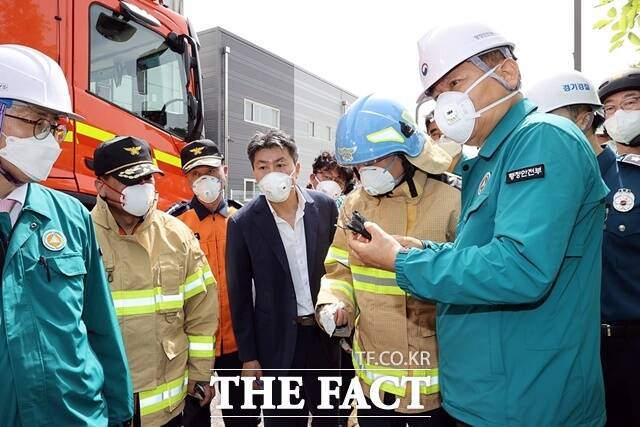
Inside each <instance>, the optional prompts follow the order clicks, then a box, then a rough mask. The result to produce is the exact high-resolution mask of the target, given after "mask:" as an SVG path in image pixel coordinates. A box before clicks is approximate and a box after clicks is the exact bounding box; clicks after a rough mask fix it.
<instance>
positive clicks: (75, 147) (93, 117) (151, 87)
mask: <svg viewBox="0 0 640 427" xmlns="http://www.w3.org/2000/svg"><path fill="white" fill-rule="evenodd" d="M0 29H2V31H0V43H15V44H23V45H27V46H31V47H33V48H35V49H38V50H40V51H42V52H44V53H45V54H47V55H49V56H50V57H51V58H53V59H54V60H56V61H57V62H58V63H59V64H60V66H61V67H62V69H63V71H64V73H65V76H66V77H67V81H68V83H69V88H70V91H71V96H72V100H73V106H74V110H75V111H76V112H77V113H79V114H81V115H82V116H84V117H85V118H86V122H75V123H72V124H71V125H70V130H71V131H70V132H69V133H68V135H67V138H66V139H65V141H64V143H63V144H62V154H61V155H60V158H59V159H58V161H57V162H56V164H55V166H54V168H53V170H52V172H51V175H50V178H49V179H48V180H47V181H46V182H45V185H47V186H50V187H52V188H56V189H58V190H62V191H65V192H68V193H71V194H74V195H76V196H77V197H79V198H80V199H81V200H82V201H83V202H85V203H86V204H88V205H91V204H92V202H93V201H94V200H95V194H96V191H95V185H94V180H95V176H94V174H93V171H92V170H91V169H89V168H88V167H87V160H88V159H91V158H92V157H93V151H94V149H95V148H96V146H97V145H98V144H100V143H102V142H104V141H106V140H107V139H110V138H112V137H113V136H115V135H134V136H136V137H138V138H142V139H145V140H147V141H148V142H149V144H150V145H151V147H152V150H153V154H154V157H155V160H156V162H157V164H158V166H159V167H160V168H161V169H162V170H163V171H164V172H165V176H158V177H157V178H156V180H157V181H156V187H157V190H158V192H159V200H158V205H159V207H160V208H161V209H165V208H167V207H168V206H170V205H171V204H173V203H174V202H175V201H177V200H184V199H188V198H190V196H191V193H190V191H189V189H188V187H187V184H186V181H185V180H184V179H183V177H182V172H181V169H180V156H179V153H180V148H181V147H182V146H183V145H184V144H185V143H186V142H188V141H191V140H194V139H198V138H200V137H201V134H202V126H203V117H202V88H201V85H200V69H199V59H198V48H197V35H196V34H195V32H193V31H191V29H190V26H189V24H188V22H187V20H186V19H185V18H184V17H183V16H181V15H179V14H177V13H175V12H173V11H172V10H170V9H169V8H168V7H166V6H165V5H163V4H162V1H161V0H126V1H124V0H99V1H93V0H46V1H42V0H4V2H3V7H2V8H1V9H0Z"/></svg>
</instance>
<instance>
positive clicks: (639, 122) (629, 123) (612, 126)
mask: <svg viewBox="0 0 640 427" xmlns="http://www.w3.org/2000/svg"><path fill="white" fill-rule="evenodd" d="M604 128H605V129H606V130H607V133H608V134H609V136H610V137H611V139H613V140H614V141H615V142H618V143H620V144H625V145H626V144H629V143H630V142H631V141H632V140H633V139H634V138H635V137H637V136H638V135H640V110H634V111H624V110H618V111H616V112H615V114H614V115H613V116H612V117H609V118H608V119H607V120H605V121H604Z"/></svg>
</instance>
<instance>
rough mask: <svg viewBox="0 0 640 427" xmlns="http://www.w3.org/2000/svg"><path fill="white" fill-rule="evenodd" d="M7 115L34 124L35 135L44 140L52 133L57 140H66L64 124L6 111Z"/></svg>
mask: <svg viewBox="0 0 640 427" xmlns="http://www.w3.org/2000/svg"><path fill="white" fill-rule="evenodd" d="M4 115H5V116H6V117H11V118H12V119H16V120H20V121H21V122H24V123H28V124H30V125H32V126H33V136H34V137H35V138H36V139H37V140H39V141H42V140H43V139H45V138H46V137H47V136H49V134H52V135H53V137H54V138H55V140H56V141H57V142H58V143H60V142H62V141H64V138H65V137H66V136H67V127H66V126H65V125H62V124H54V123H51V122H50V121H49V120H47V119H38V120H29V119H25V118H24V117H19V116H14V115H12V114H7V113H4Z"/></svg>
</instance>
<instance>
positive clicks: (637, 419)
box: [600, 335, 640, 427]
mask: <svg viewBox="0 0 640 427" xmlns="http://www.w3.org/2000/svg"><path fill="white" fill-rule="evenodd" d="M600 357H601V358H602V373H603V375H604V392H605V400H606V405H607V424H606V425H607V426H609V427H625V426H640V392H638V387H639V385H640V365H639V364H640V336H613V337H607V336H605V335H603V336H602V342H601V347H600Z"/></svg>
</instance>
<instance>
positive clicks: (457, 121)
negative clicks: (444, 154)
mask: <svg viewBox="0 0 640 427" xmlns="http://www.w3.org/2000/svg"><path fill="white" fill-rule="evenodd" d="M498 67H499V65H496V66H495V67H493V68H492V69H491V70H489V71H487V72H486V73H484V74H483V75H482V76H481V77H480V78H479V79H478V80H476V81H475V82H474V83H473V84H472V85H471V86H469V88H468V89H467V90H465V91H464V92H457V91H450V92H443V93H441V94H440V95H439V96H438V99H437V100H436V108H435V110H434V112H433V115H434V118H435V120H436V124H437V125H438V128H439V129H440V131H441V132H442V133H443V134H444V135H446V136H447V137H449V138H451V139H452V140H453V141H455V142H457V143H458V144H464V143H466V142H467V141H469V138H471V134H472V133H473V128H474V127H475V124H476V119H477V118H478V117H480V116H481V115H482V114H483V113H484V112H486V111H488V110H490V109H492V108H493V107H496V106H498V105H500V104H502V103H503V102H505V101H506V100H508V99H509V98H511V97H513V96H515V95H517V94H518V93H519V92H518V91H513V92H511V93H510V94H509V95H507V96H505V97H503V98H500V99H498V100H497V101H495V102H492V103H491V104H489V105H487V106H486V107H484V108H482V109H481V110H479V111H476V107H475V106H474V105H473V101H472V100H471V98H470V97H469V92H471V91H472V90H473V88H475V87H476V86H478V85H479V84H480V83H481V82H482V81H483V80H484V79H486V78H487V77H489V76H490V75H491V74H493V72H494V71H495V70H496V69H497V68H498Z"/></svg>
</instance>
